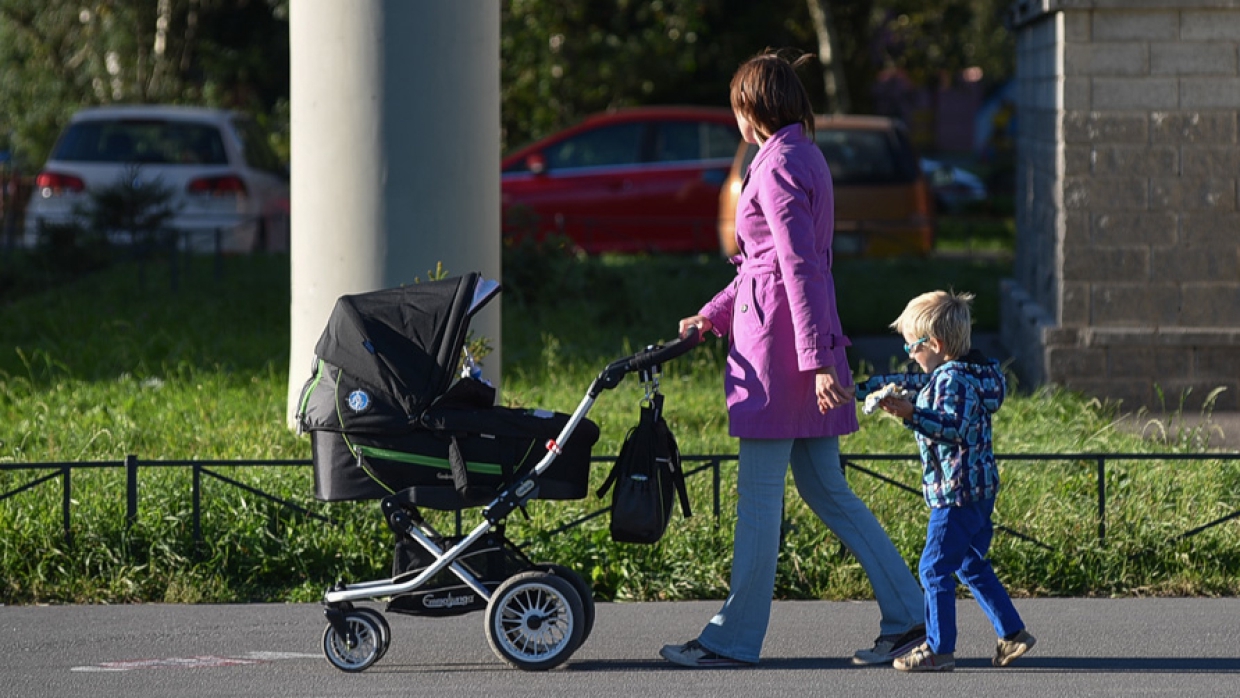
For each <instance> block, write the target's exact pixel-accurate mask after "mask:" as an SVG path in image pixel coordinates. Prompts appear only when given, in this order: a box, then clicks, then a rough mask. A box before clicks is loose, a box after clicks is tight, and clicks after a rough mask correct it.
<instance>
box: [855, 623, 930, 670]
mask: <svg viewBox="0 0 1240 698" xmlns="http://www.w3.org/2000/svg"><path fill="white" fill-rule="evenodd" d="M925 641H926V626H924V625H919V626H917V627H915V628H913V629H912V630H909V631H908V632H906V633H904V634H903V635H879V636H878V639H877V640H875V641H874V646H873V647H871V648H869V649H864V650H857V651H856V652H855V653H854V654H853V658H852V663H853V664H858V665H862V664H864V665H870V664H886V663H888V662H890V661H891V660H893V659H895V658H896V657H899V656H900V655H902V654H906V653H908V652H910V651H912V649H913V648H914V647H916V646H918V645H920V644H921V643H923V642H925Z"/></svg>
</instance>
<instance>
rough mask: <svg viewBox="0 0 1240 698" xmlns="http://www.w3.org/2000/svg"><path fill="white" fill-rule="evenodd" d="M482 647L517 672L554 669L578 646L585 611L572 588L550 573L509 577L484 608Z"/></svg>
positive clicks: (536, 572)
mask: <svg viewBox="0 0 1240 698" xmlns="http://www.w3.org/2000/svg"><path fill="white" fill-rule="evenodd" d="M486 615H487V625H486V633H487V642H489V643H490V645H491V649H492V650H493V651H494V652H495V654H496V655H498V656H499V658H500V659H503V660H504V661H506V662H508V663H509V664H511V665H512V666H515V667H516V668H518V669H524V670H526V671H545V670H547V669H551V668H554V667H557V666H559V665H560V664H562V663H564V662H565V661H566V660H568V658H569V657H570V656H571V655H572V653H573V652H574V651H575V650H576V649H577V647H578V646H579V645H580V644H581V639H582V632H583V630H584V622H583V621H584V611H583V609H582V603H581V597H580V596H579V595H578V593H577V590H576V589H575V588H574V587H573V584H572V583H571V582H569V581H568V580H566V579H563V578H561V577H559V576H556V575H555V574H553V573H550V572H544V571H531V572H522V573H521V574H517V575H513V576H512V577H509V578H508V579H507V580H505V581H504V583H503V584H501V585H500V586H499V588H498V589H496V590H495V594H494V595H493V596H492V597H491V602H490V603H489V604H488V605H487V613H486Z"/></svg>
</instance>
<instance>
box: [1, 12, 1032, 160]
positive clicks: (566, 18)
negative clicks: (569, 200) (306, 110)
mask: <svg viewBox="0 0 1240 698" xmlns="http://www.w3.org/2000/svg"><path fill="white" fill-rule="evenodd" d="M289 1H290V0H0V68H3V69H2V70H0V115H3V120H0V151H3V150H6V149H7V150H12V151H13V153H14V156H15V159H16V160H17V161H18V162H19V163H20V164H22V165H23V166H24V167H25V168H27V169H29V168H32V167H37V166H38V164H40V163H41V162H42V161H43V159H44V157H45V156H46V153H47V152H48V150H49V149H50V148H51V145H52V141H53V139H54V138H55V136H56V134H57V133H58V131H59V129H60V127H61V126H62V125H63V124H64V122H65V120H66V119H68V117H69V116H70V115H71V114H72V113H73V112H74V111H76V110H77V109H78V108H80V107H82V106H86V105H91V104H108V103H115V102H165V103H173V104H199V105H207V106H226V107H238V108H243V109H245V110H247V111H250V112H252V113H254V114H255V115H256V116H257V117H258V118H259V119H260V122H262V123H263V124H264V125H265V126H266V127H267V128H268V130H269V131H271V132H273V133H274V134H275V137H274V138H273V141H274V144H275V145H276V146H277V150H278V152H280V154H281V155H283V156H285V157H287V155H288V133H287V127H288V112H289V104H288V95H289V85H288V78H289V37H288V11H289ZM815 3H816V4H818V5H819V6H821V7H823V8H826V9H828V10H829V11H830V17H831V18H832V20H833V21H832V24H833V28H834V29H835V42H834V43H835V45H836V47H837V52H838V55H836V56H834V59H835V60H836V61H838V62H839V68H840V70H839V71H838V72H837V80H838V79H839V76H840V74H842V77H843V82H844V83H845V86H846V87H847V92H848V95H849V97H850V103H851V109H852V111H854V112H858V113H866V112H872V111H873V110H874V105H875V102H874V98H873V94H872V88H873V86H874V84H875V81H876V78H877V76H878V75H879V74H880V72H881V71H883V70H890V69H893V68H894V69H897V70H899V71H901V72H902V73H903V74H904V75H905V76H907V77H908V78H909V79H910V80H911V81H912V82H913V83H914V84H918V85H931V84H936V83H941V82H942V81H944V80H950V79H951V77H952V76H954V75H958V74H959V72H960V71H961V70H962V69H964V68H968V67H974V66H977V67H981V68H982V69H983V73H984V75H985V76H986V77H987V78H988V79H1000V78H1003V77H1006V76H1008V75H1010V74H1011V72H1012V66H1013V64H1014V56H1013V50H1012V43H1011V37H1010V36H1009V35H1008V33H1007V31H1006V30H1005V29H1004V28H1003V27H1002V25H1001V23H1000V22H999V17H1000V15H1001V13H1002V11H1003V10H1004V9H1005V8H1006V7H1007V5H1009V4H1010V0H940V1H939V2H935V3H925V2H924V1H922V0H848V1H847V2H844V1H842V0H764V1H763V2H753V1H752V0H501V3H500V6H499V12H500V18H501V39H500V40H501V46H500V71H501V82H500V84H501V90H502V95H501V103H502V110H503V113H502V123H503V134H504V149H505V150H509V149H511V148H513V147H516V146H518V145H521V144H523V143H525V142H527V141H529V140H532V139H535V138H539V137H541V136H544V135H547V134H548V133H551V132H553V131H555V130H558V129H560V128H563V127H565V126H568V125H570V124H572V123H574V122H576V121H578V120H580V119H581V118H583V117H584V116H586V115H587V114H590V113H592V112H596V111H602V110H606V109H610V108H615V107H622V106H630V105H639V104H703V105H715V106H727V104H728V82H729V80H730V79H731V76H732V73H733V71H734V70H735V69H736V66H737V65H739V64H740V62H741V61H743V60H744V59H746V58H748V57H749V56H751V55H753V54H755V53H757V52H759V51H761V50H763V49H764V48H767V47H792V48H797V49H801V50H804V51H809V52H818V50H819V48H818V47H819V45H820V44H819V35H818V33H817V32H816V31H815V23H814V19H813V13H811V11H810V10H811V8H812V7H813V6H814V4H815ZM342 58H343V57H342ZM802 77H803V78H804V79H805V80H806V83H807V85H808V87H809V88H810V95H811V98H812V99H813V100H814V104H815V107H816V108H817V109H818V110H820V111H829V110H830V108H831V107H832V106H833V105H829V104H828V103H827V97H826V89H825V87H824V81H823V73H822V71H821V70H819V71H817V72H815V71H814V70H812V69H807V70H806V72H805V74H804V75H803V76H802Z"/></svg>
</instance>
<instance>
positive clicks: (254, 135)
mask: <svg viewBox="0 0 1240 698" xmlns="http://www.w3.org/2000/svg"><path fill="white" fill-rule="evenodd" d="M120 183H130V184H135V185H137V184H139V183H144V184H148V185H153V187H157V188H159V189H166V190H167V191H168V192H169V193H170V197H169V200H168V206H169V208H170V211H171V216H170V217H169V218H168V220H167V221H166V223H165V227H166V228H167V229H169V230H173V231H175V232H176V233H177V234H178V241H177V244H178V247H179V248H180V249H192V250H196V251H204V252H209V251H212V250H215V249H220V250H221V251H223V252H233V253H236V252H251V251H255V250H273V251H278V250H287V249H288V230H289V224H288V215H289V178H288V172H287V170H286V169H285V167H284V166H283V165H282V163H281V162H280V161H279V158H278V157H277V156H276V154H275V153H274V152H273V151H272V150H271V147H270V145H269V144H268V142H267V139H266V136H265V134H264V133H263V132H262V131H261V129H259V127H258V126H257V124H255V123H254V121H253V120H252V119H251V118H250V117H248V116H247V115H245V114H243V113H240V112H235V111H228V110H223V109H207V108H197V107H174V106H161V105H123V106H108V107H91V108H87V109H83V110H81V111H79V112H78V113H77V114H75V115H74V116H73V117H72V118H71V119H70V120H69V123H68V125H66V126H65V129H64V131H63V132H62V133H61V134H60V137H59V138H58V139H57V141H56V145H55V147H54V148H53V149H52V153H51V156H50V157H49V158H48V160H47V164H45V165H44V167H43V170H42V171H41V172H40V173H39V175H38V177H37V178H36V179H35V186H34V191H33V192H32V194H31V197H30V203H29V205H28V206H27V208H26V230H25V243H26V246H27V247H32V246H34V245H37V244H38V242H39V240H40V237H41V231H43V230H44V229H45V228H46V226H48V225H65V224H71V223H75V222H76V223H79V224H83V225H84V224H85V223H86V217H87V215H88V212H89V211H90V210H91V206H92V205H93V201H92V197H91V193H92V192H95V193H98V192H99V191H100V190H102V189H104V188H107V187H109V186H112V185H116V184H120ZM108 234H109V237H110V238H114V239H117V240H121V241H123V238H124V236H126V235H127V234H129V231H119V230H112V231H108Z"/></svg>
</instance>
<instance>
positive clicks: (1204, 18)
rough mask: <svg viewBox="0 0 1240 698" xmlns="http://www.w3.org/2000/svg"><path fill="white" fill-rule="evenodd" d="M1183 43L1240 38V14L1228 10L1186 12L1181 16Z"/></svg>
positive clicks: (1233, 40)
mask: <svg viewBox="0 0 1240 698" xmlns="http://www.w3.org/2000/svg"><path fill="white" fill-rule="evenodd" d="M1179 34H1180V36H1179V38H1180V40H1181V41H1230V42H1233V43H1234V42H1235V41H1236V40H1237V39H1238V38H1240V13H1236V12H1234V11H1230V12H1229V11H1226V10H1185V11H1184V12H1183V13H1182V14H1181V16H1180V31H1179Z"/></svg>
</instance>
